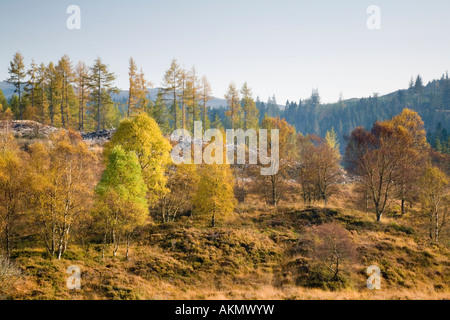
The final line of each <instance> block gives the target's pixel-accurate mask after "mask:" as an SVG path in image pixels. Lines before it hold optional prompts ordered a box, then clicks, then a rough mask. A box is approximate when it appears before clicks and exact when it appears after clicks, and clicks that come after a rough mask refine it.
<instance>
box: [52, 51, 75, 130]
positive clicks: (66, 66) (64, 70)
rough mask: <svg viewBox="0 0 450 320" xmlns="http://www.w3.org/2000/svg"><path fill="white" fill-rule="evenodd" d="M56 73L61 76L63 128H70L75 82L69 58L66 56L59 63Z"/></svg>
mask: <svg viewBox="0 0 450 320" xmlns="http://www.w3.org/2000/svg"><path fill="white" fill-rule="evenodd" d="M56 71H57V72H58V74H59V78H60V79H61V81H60V86H61V87H60V93H61V98H60V112H61V125H62V127H63V128H66V126H67V128H70V118H69V113H70V111H69V99H70V98H71V94H73V88H72V86H71V83H72V81H73V75H74V74H73V67H72V62H71V61H70V58H69V56H67V55H64V56H62V57H61V59H60V60H59V62H58V65H57V66H56Z"/></svg>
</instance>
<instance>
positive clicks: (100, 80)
mask: <svg viewBox="0 0 450 320" xmlns="http://www.w3.org/2000/svg"><path fill="white" fill-rule="evenodd" d="M90 71H91V72H90V73H91V76H90V82H89V87H90V89H91V103H92V105H93V107H94V108H95V109H96V110H95V111H96V122H97V127H96V129H97V131H99V130H100V129H101V128H102V126H103V128H104V127H105V126H106V125H107V121H113V120H115V119H111V115H110V112H111V109H112V108H114V104H113V103H112V100H111V93H117V92H118V89H117V88H115V87H114V86H113V83H114V80H116V76H115V75H114V73H113V72H110V71H109V69H108V65H106V64H105V63H103V61H102V60H101V59H100V58H97V59H96V60H95V62H94V65H93V66H92V67H91V68H90Z"/></svg>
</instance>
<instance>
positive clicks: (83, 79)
mask: <svg viewBox="0 0 450 320" xmlns="http://www.w3.org/2000/svg"><path fill="white" fill-rule="evenodd" d="M75 85H76V89H77V98H78V130H80V131H81V132H83V131H84V121H85V113H86V104H87V103H88V102H89V96H90V91H89V89H90V87H89V67H88V66H86V64H85V63H84V62H82V61H80V62H78V64H77V66H76V67H75Z"/></svg>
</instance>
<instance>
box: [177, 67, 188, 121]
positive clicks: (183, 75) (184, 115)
mask: <svg viewBox="0 0 450 320" xmlns="http://www.w3.org/2000/svg"><path fill="white" fill-rule="evenodd" d="M187 81H188V73H187V72H186V70H184V69H180V75H179V78H178V83H179V87H180V90H179V91H180V92H179V93H178V100H179V101H180V104H181V128H182V129H186V128H187V127H188V124H187V122H188V120H189V119H188V118H189V114H188V112H187V105H188V102H187V100H188V97H187Z"/></svg>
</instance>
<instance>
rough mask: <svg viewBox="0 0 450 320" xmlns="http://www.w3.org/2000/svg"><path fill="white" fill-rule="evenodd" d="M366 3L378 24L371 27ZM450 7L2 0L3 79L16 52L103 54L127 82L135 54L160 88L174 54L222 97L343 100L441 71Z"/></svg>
mask: <svg viewBox="0 0 450 320" xmlns="http://www.w3.org/2000/svg"><path fill="white" fill-rule="evenodd" d="M70 5H77V6H79V7H80V9H81V15H80V17H81V29H79V30H69V29H68V28H67V26H66V20H67V18H68V17H69V14H67V13H66V10H67V8H68V7H69V6H70ZM370 5H377V6H378V7H379V8H380V27H381V29H377V30H370V29H369V28H368V27H367V20H368V18H369V17H370V16H371V14H369V13H367V9H368V7H369V6H370ZM449 12H450V1H448V0H428V1H422V0H419V1H410V0H409V1H406V0H389V1H385V0H383V1H382V0H370V1H366V0H343V1H336V0H314V1H301V0H276V1H275V0H161V1H160V0H157V1H156V0H155V1H151V0H150V1H148V0H147V1H144V0H127V1H117V0H108V1H106V0H95V1H92V0H91V1H84V0H70V1H66V0H54V1H50V0H39V1H36V0H14V1H11V0H0V80H6V78H7V77H8V66H9V61H10V60H11V58H12V56H13V54H14V53H15V52H16V51H20V52H21V53H22V54H23V55H24V57H25V62H26V64H27V65H29V64H30V63H31V59H34V60H35V61H36V62H38V63H40V62H45V63H48V62H50V61H57V60H58V59H59V58H60V57H61V56H62V55H64V54H68V55H69V56H70V58H71V59H72V61H73V62H77V61H79V60H82V61H84V62H86V63H87V64H92V62H93V60H94V59H95V58H96V57H98V56H99V57H101V58H102V59H103V61H104V62H105V63H107V64H108V65H109V66H110V69H111V70H112V71H114V72H115V73H116V75H117V81H116V86H118V87H119V88H122V89H126V88H127V81H128V75H127V73H128V60H129V58H130V57H131V56H132V57H133V58H134V59H135V61H136V62H137V64H138V66H139V67H142V69H143V71H144V73H145V74H146V77H147V79H148V80H150V81H152V82H153V83H154V84H155V85H156V86H160V85H161V80H162V77H163V75H164V72H165V70H166V69H167V68H168V67H169V65H170V62H171V60H172V59H173V58H176V59H177V60H178V62H179V63H180V64H181V65H183V66H184V67H185V68H186V69H190V68H191V67H192V66H194V65H195V66H196V68H197V71H198V73H199V74H200V75H203V74H204V75H206V76H207V77H208V79H209V81H210V82H211V86H212V89H213V94H214V96H216V97H219V98H223V96H224V94H225V92H226V89H227V87H228V85H229V83H230V82H231V81H234V82H235V83H236V85H237V86H242V84H243V83H244V82H245V81H247V82H248V84H249V86H250V87H251V88H252V90H253V94H254V96H255V97H256V96H259V97H260V98H261V100H266V99H267V97H268V96H271V95H273V94H275V96H276V98H277V102H278V103H279V104H284V103H285V102H286V100H288V99H289V100H291V101H292V100H294V101H298V100H299V99H304V98H307V97H308V96H310V94H311V90H312V89H314V88H317V89H318V90H319V93H320V95H321V98H322V102H335V101H337V100H338V98H339V95H340V93H341V92H342V95H343V97H344V98H345V99H347V98H356V97H367V96H370V95H372V94H373V93H375V92H376V93H379V94H385V93H389V92H392V91H395V90H397V89H399V88H405V87H407V85H408V82H409V80H410V79H411V77H412V76H414V77H415V76H416V75H417V74H420V75H421V76H422V77H423V79H424V81H425V82H428V81H430V80H433V79H436V78H440V77H441V75H442V74H443V73H445V72H446V70H449V69H450V41H449V34H450V19H449V17H448V13H449Z"/></svg>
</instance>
